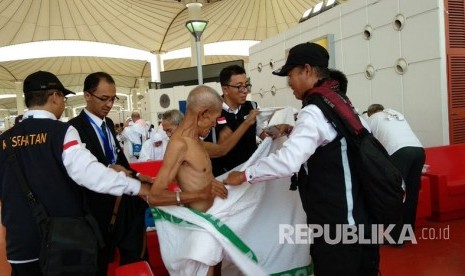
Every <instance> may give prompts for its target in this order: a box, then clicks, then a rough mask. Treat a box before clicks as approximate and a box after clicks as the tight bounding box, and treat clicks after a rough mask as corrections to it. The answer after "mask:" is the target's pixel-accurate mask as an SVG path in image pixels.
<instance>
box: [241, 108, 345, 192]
mask: <svg viewBox="0 0 465 276" xmlns="http://www.w3.org/2000/svg"><path fill="white" fill-rule="evenodd" d="M336 136H337V132H336V130H335V129H334V128H333V126H332V125H331V124H330V123H329V122H328V119H326V117H325V116H324V115H323V113H322V112H321V110H320V109H319V108H318V107H317V106H316V105H313V104H310V105H307V106H305V107H304V108H302V109H301V110H300V112H299V114H298V116H297V121H296V124H295V127H294V128H293V129H292V132H291V134H290V135H289V139H288V140H287V141H286V142H284V144H283V146H282V148H281V149H279V150H277V151H276V152H275V153H273V154H271V155H269V156H267V157H264V158H261V159H259V160H258V161H257V162H256V163H255V164H254V165H252V166H250V167H249V168H247V169H246V170H245V174H246V178H247V181H249V182H250V183H255V182H260V181H265V180H270V179H277V178H282V177H286V176H291V175H292V174H293V173H296V172H298V171H299V169H300V166H301V165H302V164H303V163H305V162H306V161H307V160H308V159H309V158H310V156H311V155H312V154H313V153H314V152H315V150H316V149H317V148H318V147H320V146H324V145H326V144H328V143H330V142H331V141H333V140H334V139H335V138H336Z"/></svg>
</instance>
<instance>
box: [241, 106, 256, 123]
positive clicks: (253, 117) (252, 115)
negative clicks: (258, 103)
mask: <svg viewBox="0 0 465 276" xmlns="http://www.w3.org/2000/svg"><path fill="white" fill-rule="evenodd" d="M259 113H260V110H258V109H252V110H250V112H249V115H247V119H245V121H244V122H243V123H244V124H247V125H248V126H252V125H253V124H255V122H256V118H257V115H258V114H259Z"/></svg>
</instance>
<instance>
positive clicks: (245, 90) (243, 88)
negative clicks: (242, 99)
mask: <svg viewBox="0 0 465 276" xmlns="http://www.w3.org/2000/svg"><path fill="white" fill-rule="evenodd" d="M224 86H228V87H233V88H236V89H237V90H238V91H239V92H242V93H250V90H252V85H251V84H246V85H229V84H225V85H224Z"/></svg>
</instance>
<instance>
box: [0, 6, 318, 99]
mask: <svg viewBox="0 0 465 276" xmlns="http://www.w3.org/2000/svg"><path fill="white" fill-rule="evenodd" d="M319 1H320V0H292V1H290V0H222V1H183V2H182V3H181V2H179V1H176V0H1V1H0V47H2V46H9V45H15V44H21V43H28V42H34V41H47V40H82V41H95V42H103V43H110V44H115V45H121V46H127V47H131V48H136V49H141V50H146V51H150V52H152V53H164V52H168V51H172V50H176V49H181V48H187V47H190V46H191V41H192V35H191V34H190V33H189V32H188V31H187V29H186V28H185V22H186V21H187V20H189V12H188V10H187V8H186V6H185V3H184V2H204V3H203V7H202V19H204V20H208V21H209V24H208V27H207V29H206V30H205V32H204V34H203V35H202V42H203V43H205V44H206V43H213V42H220V41H228V40H258V41H261V40H264V39H267V38H269V37H272V36H275V35H276V34H278V33H280V32H283V31H284V30H286V29H288V28H290V27H292V26H294V25H296V24H297V23H298V21H299V19H300V18H301V16H302V14H303V12H304V11H305V10H307V9H309V8H310V7H312V6H314V5H315V4H316V3H318V2H319ZM209 2H210V3H209ZM231 59H237V57H230V56H225V57H214V58H213V57H212V58H209V57H206V63H207V64H209V63H211V62H217V61H227V60H231ZM166 65H167V66H166V69H177V68H182V67H188V66H190V61H189V59H181V60H178V61H170V62H168V63H167V64H166ZM39 69H41V70H49V71H51V72H53V73H55V74H57V75H58V76H59V77H60V79H62V80H63V82H64V84H65V86H75V85H76V81H82V75H84V76H85V75H87V74H89V73H91V72H94V71H106V72H109V73H110V74H112V75H114V76H121V79H122V80H121V83H120V82H119V81H118V82H117V85H118V87H126V88H132V87H135V86H137V78H139V77H144V78H146V79H147V80H148V79H149V78H150V66H146V64H145V62H143V61H132V60H123V59H109V58H98V57H96V58H84V57H67V58H46V59H34V60H27V61H9V62H0V94H1V93H7V92H8V91H9V93H12V92H13V93H14V90H13V91H12V90H11V89H14V86H15V85H14V81H16V80H22V79H24V78H25V77H26V76H27V75H28V74H30V73H31V72H33V71H34V70H39ZM71 75H76V76H77V77H68V76H71ZM68 81H70V82H68ZM0 104H1V103H0ZM0 108H1V106H0Z"/></svg>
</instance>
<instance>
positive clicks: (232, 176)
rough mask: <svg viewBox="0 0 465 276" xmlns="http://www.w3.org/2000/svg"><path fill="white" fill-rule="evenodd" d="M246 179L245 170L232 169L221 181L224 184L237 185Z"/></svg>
mask: <svg viewBox="0 0 465 276" xmlns="http://www.w3.org/2000/svg"><path fill="white" fill-rule="evenodd" d="M246 181H247V179H246V178H245V172H238V171H232V172H230V173H229V174H228V177H226V179H224V180H223V183H224V184H226V185H232V186H237V185H241V184H242V183H244V182H246Z"/></svg>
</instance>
